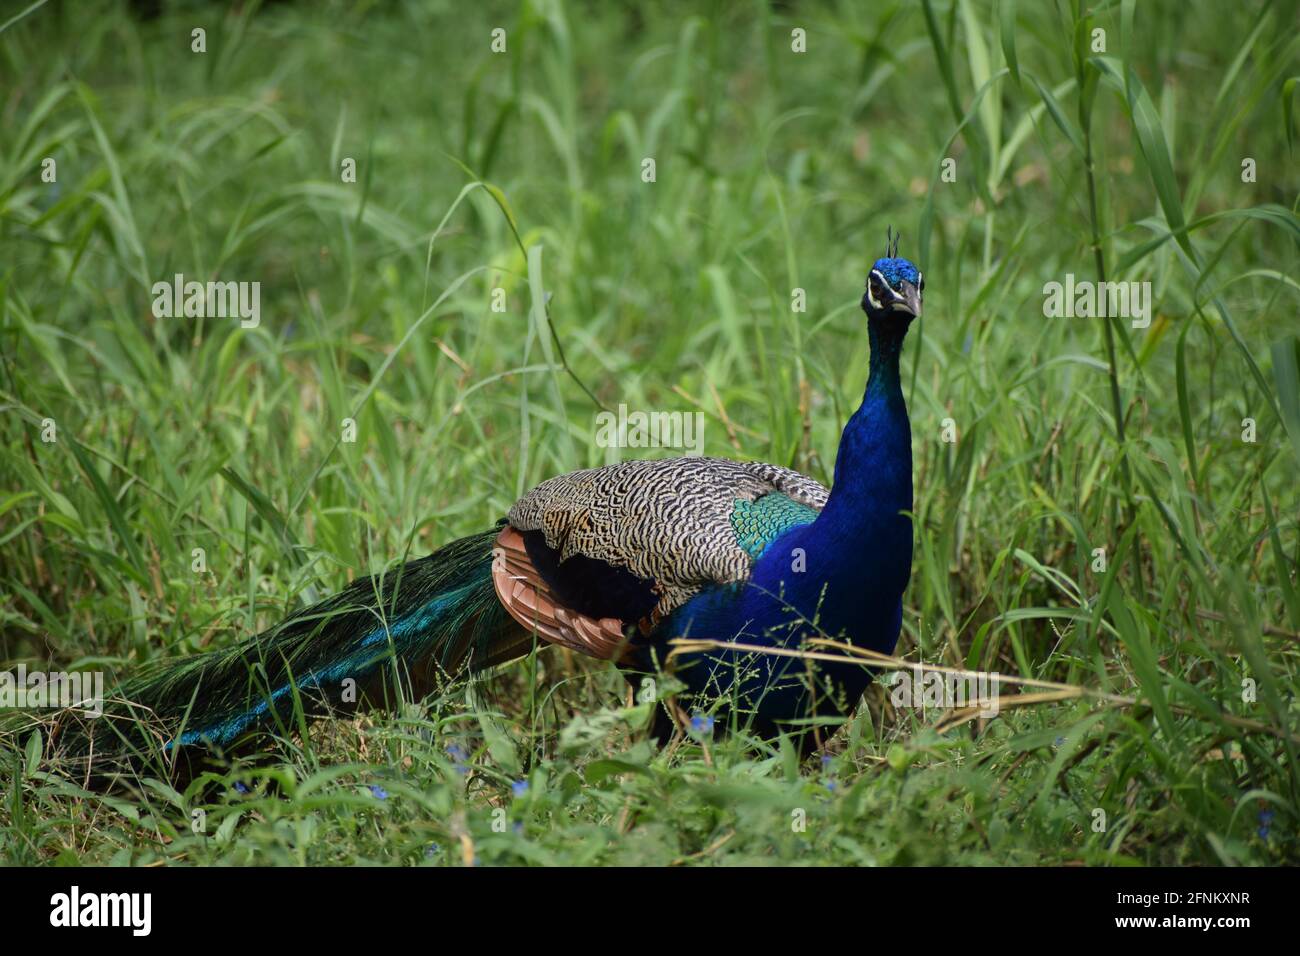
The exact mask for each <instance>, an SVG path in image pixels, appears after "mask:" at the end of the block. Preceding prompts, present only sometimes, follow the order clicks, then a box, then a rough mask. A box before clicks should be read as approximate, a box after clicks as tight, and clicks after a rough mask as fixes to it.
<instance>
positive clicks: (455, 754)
mask: <svg viewBox="0 0 1300 956" xmlns="http://www.w3.org/2000/svg"><path fill="white" fill-rule="evenodd" d="M447 756H448V757H450V758H451V760H452V763H453V764H455V766H456V772H457V773H460V774H466V773H469V751H467V750H466V749H465V748H464V747H462V746H461V745H460V744H452V745H450V746H449V747H448V748H447Z"/></svg>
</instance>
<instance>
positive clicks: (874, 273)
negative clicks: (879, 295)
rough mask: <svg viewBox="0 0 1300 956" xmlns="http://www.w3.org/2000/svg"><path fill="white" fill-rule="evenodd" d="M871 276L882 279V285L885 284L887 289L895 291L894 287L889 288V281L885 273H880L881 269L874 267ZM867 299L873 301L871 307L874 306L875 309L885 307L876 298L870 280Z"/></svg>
mask: <svg viewBox="0 0 1300 956" xmlns="http://www.w3.org/2000/svg"><path fill="white" fill-rule="evenodd" d="M871 278H874V279H879V280H880V284H881V285H882V286H884V287H885V288H886V289H887V290H889V291H890V292H891V293H892V292H893V289H890V288H889V283H888V282H886V281H885V277H884V276H883V275H881V274H880V270H878V269H872V270H871ZM867 301H868V302H870V303H871V307H872V308H874V309H881V308H884V307H883V306H882V305H881V304H880V303H879V302H878V301H877V300H876V296H875V293H873V292H872V284H871V282H870V280H868V281H867Z"/></svg>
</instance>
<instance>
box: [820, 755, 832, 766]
mask: <svg viewBox="0 0 1300 956" xmlns="http://www.w3.org/2000/svg"><path fill="white" fill-rule="evenodd" d="M833 762H834V758H833V757H831V755H830V754H822V769H823V770H830V769H831V764H832V763H833Z"/></svg>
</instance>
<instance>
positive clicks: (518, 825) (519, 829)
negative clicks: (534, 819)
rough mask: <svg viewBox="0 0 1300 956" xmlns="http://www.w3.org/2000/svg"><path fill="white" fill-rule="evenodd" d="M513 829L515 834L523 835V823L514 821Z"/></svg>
mask: <svg viewBox="0 0 1300 956" xmlns="http://www.w3.org/2000/svg"><path fill="white" fill-rule="evenodd" d="M514 830H515V836H523V835H524V825H523V824H522V823H516V824H515V827H514Z"/></svg>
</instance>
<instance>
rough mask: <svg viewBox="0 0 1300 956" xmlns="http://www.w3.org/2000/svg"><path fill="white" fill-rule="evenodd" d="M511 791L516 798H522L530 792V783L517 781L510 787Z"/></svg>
mask: <svg viewBox="0 0 1300 956" xmlns="http://www.w3.org/2000/svg"><path fill="white" fill-rule="evenodd" d="M510 790H511V792H512V793H514V795H515V796H516V797H522V796H523V795H524V794H525V793H527V792H528V781H527V780H516V781H515V782H514V783H512V784H511V785H510Z"/></svg>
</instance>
